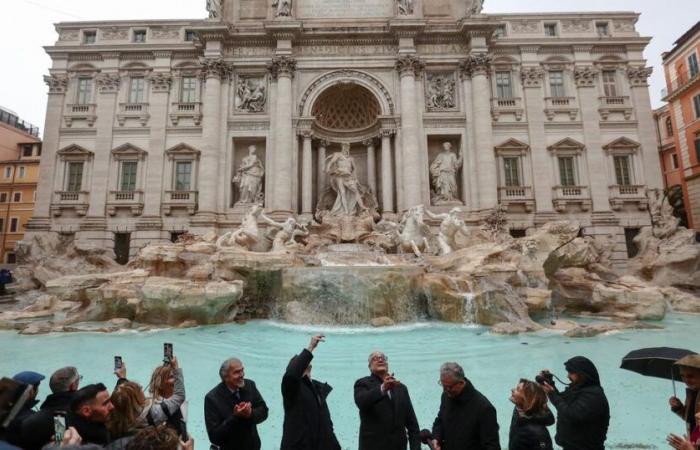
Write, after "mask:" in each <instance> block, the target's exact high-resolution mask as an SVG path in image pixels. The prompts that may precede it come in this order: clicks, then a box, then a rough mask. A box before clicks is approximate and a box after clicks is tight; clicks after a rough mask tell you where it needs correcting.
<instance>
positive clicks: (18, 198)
mask: <svg viewBox="0 0 700 450" xmlns="http://www.w3.org/2000/svg"><path fill="white" fill-rule="evenodd" d="M12 201H13V202H15V203H21V202H22V193H21V192H15V193H14V194H12Z"/></svg>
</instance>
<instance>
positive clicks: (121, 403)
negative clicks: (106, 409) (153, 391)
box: [107, 381, 148, 441]
mask: <svg viewBox="0 0 700 450" xmlns="http://www.w3.org/2000/svg"><path fill="white" fill-rule="evenodd" d="M111 401H112V405H114V409H113V410H112V413H111V414H110V415H109V419H108V421H107V429H108V430H109V436H110V440H112V441H114V440H117V439H121V438H124V437H127V436H131V435H133V434H135V433H136V432H138V431H139V430H140V429H142V428H145V427H147V426H148V422H147V421H146V419H145V418H144V416H143V411H144V407H145V406H146V396H145V395H144V393H143V389H142V388H141V386H140V385H139V384H138V383H134V382H133V381H124V382H122V383H118V384H117V387H115V388H114V391H113V392H112V396H111Z"/></svg>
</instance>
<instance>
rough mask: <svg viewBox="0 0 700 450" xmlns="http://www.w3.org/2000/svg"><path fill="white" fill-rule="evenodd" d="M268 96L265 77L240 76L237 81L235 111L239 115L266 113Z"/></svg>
mask: <svg viewBox="0 0 700 450" xmlns="http://www.w3.org/2000/svg"><path fill="white" fill-rule="evenodd" d="M267 95H268V94H267V78H266V77H265V75H239V76H238V77H237V80H236V92H235V97H234V111H235V112H237V113H238V112H242V113H262V112H265V105H266V104H267Z"/></svg>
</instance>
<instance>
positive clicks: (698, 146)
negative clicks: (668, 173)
mask: <svg viewBox="0 0 700 450" xmlns="http://www.w3.org/2000/svg"><path fill="white" fill-rule="evenodd" d="M694 142H695V164H700V133H698V134H696V135H695V140H694Z"/></svg>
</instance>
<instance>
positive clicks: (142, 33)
mask: <svg viewBox="0 0 700 450" xmlns="http://www.w3.org/2000/svg"><path fill="white" fill-rule="evenodd" d="M134 42H146V30H134Z"/></svg>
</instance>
